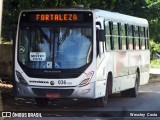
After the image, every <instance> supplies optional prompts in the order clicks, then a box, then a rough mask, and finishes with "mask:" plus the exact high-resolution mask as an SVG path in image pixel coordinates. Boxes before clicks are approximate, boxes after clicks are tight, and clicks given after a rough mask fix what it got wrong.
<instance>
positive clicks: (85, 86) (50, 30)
mask: <svg viewBox="0 0 160 120" xmlns="http://www.w3.org/2000/svg"><path fill="white" fill-rule="evenodd" d="M93 31H94V29H93V13H92V12H91V11H68V10H66V11H65V10H61V11H57V10H55V11H54V10H53V11H52V10H46V11H45V10H44V11H23V12H22V13H21V15H20V17H19V25H18V32H17V33H18V34H17V39H16V46H15V62H14V63H15V66H14V75H15V82H14V83H15V84H14V90H15V94H16V95H17V96H21V97H34V98H36V102H37V104H39V105H40V104H42V103H45V102H46V100H47V99H46V98H94V79H95V71H94V70H95V68H94V66H95V60H94V59H93V57H95V56H94V51H93Z"/></svg>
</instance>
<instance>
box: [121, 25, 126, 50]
mask: <svg viewBox="0 0 160 120" xmlns="http://www.w3.org/2000/svg"><path fill="white" fill-rule="evenodd" d="M121 41H122V50H126V49H127V47H126V27H125V24H124V23H121Z"/></svg>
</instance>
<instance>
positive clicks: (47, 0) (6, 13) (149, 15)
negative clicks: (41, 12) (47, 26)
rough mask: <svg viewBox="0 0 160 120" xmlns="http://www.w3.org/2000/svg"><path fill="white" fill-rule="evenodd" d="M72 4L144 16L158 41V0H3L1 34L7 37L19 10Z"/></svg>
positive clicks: (153, 36) (159, 35) (159, 25)
mask: <svg viewBox="0 0 160 120" xmlns="http://www.w3.org/2000/svg"><path fill="white" fill-rule="evenodd" d="M74 4H83V5H84V6H85V7H88V8H96V9H104V10H109V11H115V12H120V13H124V14H128V15H133V16H137V17H143V18H146V19H147V20H148V21H149V24H150V38H151V39H153V40H154V41H155V42H156V43H160V41H159V40H160V32H159V31H160V20H159V19H160V10H159V9H160V0H4V7H3V29H2V36H3V38H5V39H7V36H8V32H9V31H10V29H11V26H13V24H15V23H17V21H18V15H19V13H20V11H21V10H25V9H41V8H56V7H67V8H69V7H71V6H72V5H74Z"/></svg>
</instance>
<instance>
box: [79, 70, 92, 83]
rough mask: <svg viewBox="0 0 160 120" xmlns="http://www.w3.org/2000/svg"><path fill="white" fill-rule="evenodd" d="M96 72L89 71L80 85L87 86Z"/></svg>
mask: <svg viewBox="0 0 160 120" xmlns="http://www.w3.org/2000/svg"><path fill="white" fill-rule="evenodd" d="M93 74H94V72H93V71H92V72H89V73H88V74H87V75H86V77H85V78H84V80H83V81H82V82H81V83H80V84H79V86H85V85H88V84H89V82H90V80H91V79H92V76H93Z"/></svg>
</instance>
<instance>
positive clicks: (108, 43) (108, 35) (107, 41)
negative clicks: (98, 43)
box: [105, 21, 111, 50]
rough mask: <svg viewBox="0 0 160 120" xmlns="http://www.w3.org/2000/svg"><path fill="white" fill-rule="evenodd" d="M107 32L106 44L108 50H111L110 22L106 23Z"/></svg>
mask: <svg viewBox="0 0 160 120" xmlns="http://www.w3.org/2000/svg"><path fill="white" fill-rule="evenodd" d="M105 32H106V42H105V43H106V50H111V40H110V28H109V21H105Z"/></svg>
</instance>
